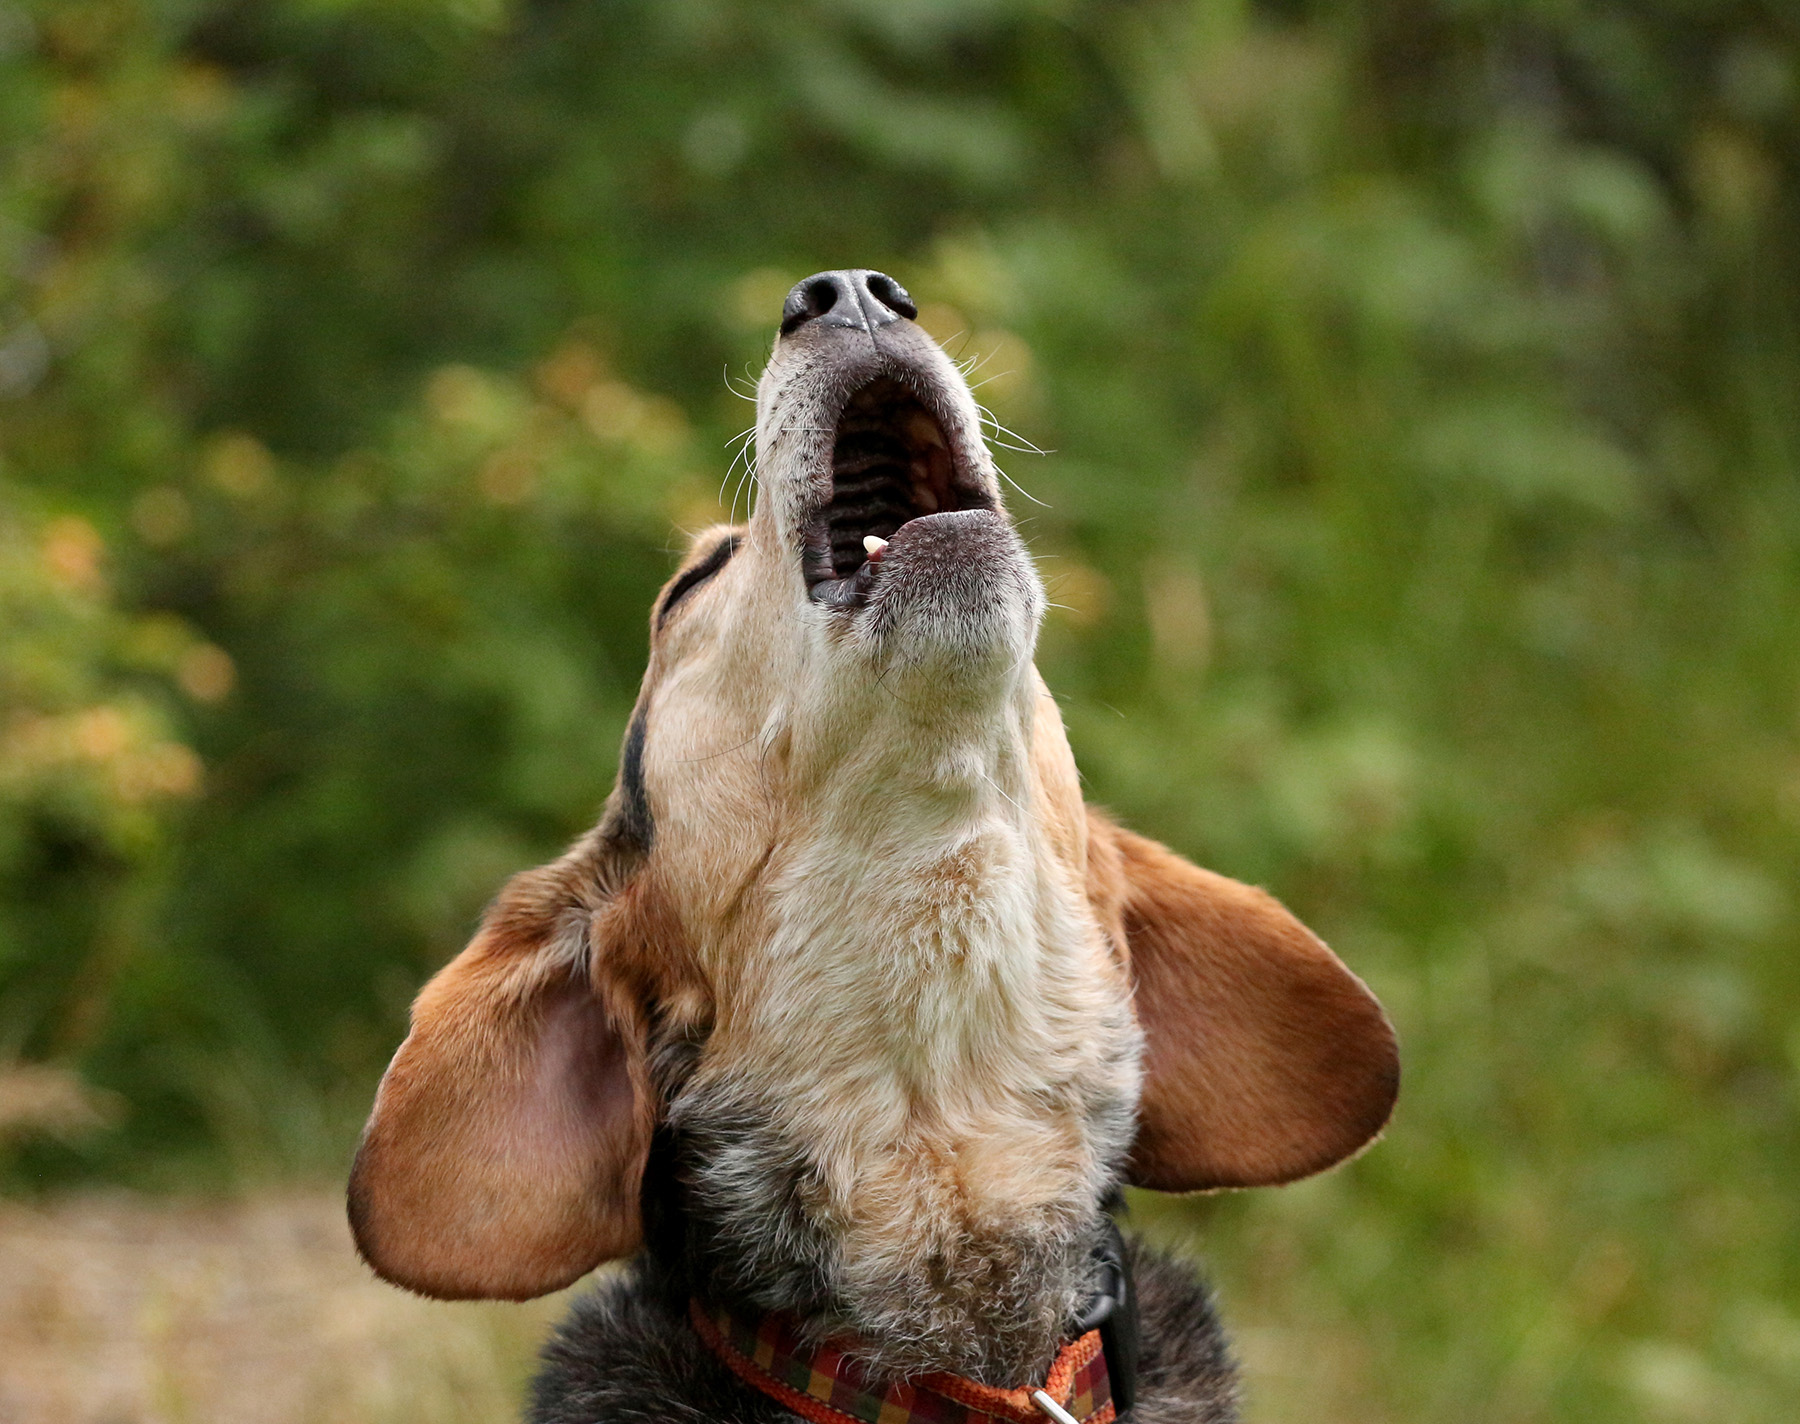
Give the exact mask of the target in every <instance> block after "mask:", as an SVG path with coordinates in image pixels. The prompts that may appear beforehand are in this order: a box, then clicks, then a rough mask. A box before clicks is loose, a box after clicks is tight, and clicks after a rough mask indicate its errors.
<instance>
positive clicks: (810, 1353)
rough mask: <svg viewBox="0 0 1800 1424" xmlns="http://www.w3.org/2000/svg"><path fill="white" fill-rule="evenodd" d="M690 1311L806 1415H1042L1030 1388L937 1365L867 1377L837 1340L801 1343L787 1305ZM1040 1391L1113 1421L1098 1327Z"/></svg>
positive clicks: (1062, 1359) (850, 1419)
mask: <svg viewBox="0 0 1800 1424" xmlns="http://www.w3.org/2000/svg"><path fill="white" fill-rule="evenodd" d="M688 1315H689V1317H690V1318H691V1319H692V1320H693V1322H694V1329H695V1330H697V1331H698V1332H699V1333H700V1338H701V1339H702V1340H704V1341H705V1342H706V1343H707V1344H708V1345H709V1346H711V1348H712V1351H713V1353H714V1354H716V1355H717V1356H718V1357H719V1358H720V1359H721V1360H723V1361H724V1362H725V1363H726V1365H728V1366H729V1367H730V1368H731V1370H732V1372H733V1373H734V1374H736V1375H737V1377H738V1378H739V1379H741V1380H743V1381H744V1383H745V1384H748V1385H750V1386H752V1387H753V1388H755V1389H759V1390H761V1391H762V1392H763V1393H764V1394H766V1395H768V1396H769V1397H770V1398H771V1399H773V1400H775V1401H776V1402H777V1403H779V1404H782V1405H784V1406H786V1407H787V1408H789V1409H791V1410H793V1411H794V1413H796V1414H798V1415H800V1416H801V1417H802V1418H804V1419H809V1420H811V1421H813V1424H1047V1419H1046V1411H1045V1410H1043V1409H1040V1408H1039V1407H1038V1406H1037V1405H1036V1404H1034V1403H1032V1399H1031V1396H1032V1393H1033V1391H1032V1390H1031V1389H1030V1388H1026V1389H996V1388H994V1387H993V1386H992V1385H985V1384H976V1383H975V1382H974V1381H973V1380H966V1379H963V1378H962V1377H961V1376H960V1375H940V1374H932V1375H919V1376H917V1377H916V1378H914V1379H911V1380H902V1381H894V1382H892V1383H886V1384H883V1383H881V1382H879V1381H871V1380H870V1379H869V1378H868V1376H867V1375H866V1374H865V1373H864V1371H863V1368H862V1366H861V1365H859V1364H858V1363H857V1362H856V1361H854V1360H852V1359H850V1358H848V1357H847V1356H846V1355H845V1354H844V1353H843V1351H842V1349H841V1348H839V1347H838V1346H836V1345H832V1344H829V1343H827V1344H824V1345H817V1346H814V1345H808V1344H807V1343H805V1341H803V1340H802V1339H801V1338H800V1334H799V1331H798V1329H797V1328H796V1327H797V1322H796V1321H795V1319H794V1318H793V1317H792V1316H790V1315H784V1314H779V1313H772V1314H769V1315H765V1316H763V1317H762V1318H761V1319H760V1320H759V1319H755V1318H750V1319H739V1318H738V1317H737V1316H735V1315H733V1314H731V1313H730V1312H729V1311H727V1310H724V1309H722V1308H721V1307H719V1306H716V1305H712V1306H709V1305H702V1304H701V1303H700V1302H699V1301H698V1300H694V1301H690V1302H689V1303H688ZM1043 1392H1044V1393H1045V1394H1048V1395H1049V1396H1050V1398H1051V1399H1052V1400H1054V1401H1055V1402H1056V1403H1057V1404H1059V1405H1061V1406H1062V1407H1063V1408H1064V1409H1066V1410H1067V1411H1068V1412H1069V1413H1070V1414H1072V1415H1073V1416H1074V1417H1075V1418H1076V1419H1077V1420H1078V1421H1080V1424H1112V1420H1113V1417H1114V1410H1113V1402H1112V1390H1111V1388H1110V1386H1109V1384H1108V1381H1107V1375H1106V1352H1105V1351H1104V1350H1103V1349H1101V1347H1100V1332H1099V1331H1098V1330H1090V1331H1088V1333H1087V1334H1085V1335H1083V1336H1082V1337H1081V1338H1080V1339H1079V1340H1076V1341H1075V1342H1073V1343H1072V1344H1069V1345H1065V1346H1063V1348H1062V1350H1061V1352H1060V1353H1059V1354H1058V1355H1057V1357H1056V1363H1055V1364H1053V1365H1052V1366H1051V1367H1050V1375H1049V1378H1048V1379H1046V1380H1045V1381H1044V1385H1043Z"/></svg>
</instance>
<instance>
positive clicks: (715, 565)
mask: <svg viewBox="0 0 1800 1424" xmlns="http://www.w3.org/2000/svg"><path fill="white" fill-rule="evenodd" d="M738 543H739V540H738V536H737V535H735V534H731V535H728V536H727V537H725V538H723V539H721V540H719V542H718V543H717V544H715V545H713V547H712V552H711V553H709V554H708V555H707V556H706V557H705V558H704V559H702V560H701V561H700V562H699V563H697V564H695V565H694V566H693V567H692V568H690V569H689V570H688V571H687V572H686V573H684V574H683V575H682V576H681V577H680V578H678V579H676V580H675V582H674V583H673V584H671V585H670V586H669V591H668V592H667V593H666V594H664V595H663V601H662V602H661V603H659V604H658V605H657V607H656V629H657V631H658V632H661V631H662V625H663V620H664V619H666V618H667V617H668V616H669V614H670V612H671V611H673V609H674V607H675V605H676V604H677V603H680V602H681V600H682V599H684V598H686V597H687V596H688V595H689V594H690V593H692V592H693V591H694V590H695V589H697V588H698V587H700V585H701V584H703V583H705V582H706V581H707V580H708V579H709V578H711V577H712V576H713V575H714V574H716V573H718V571H719V570H720V569H722V568H724V567H725V565H726V564H728V563H730V562H731V556H732V555H733V554H735V553H737V551H738Z"/></svg>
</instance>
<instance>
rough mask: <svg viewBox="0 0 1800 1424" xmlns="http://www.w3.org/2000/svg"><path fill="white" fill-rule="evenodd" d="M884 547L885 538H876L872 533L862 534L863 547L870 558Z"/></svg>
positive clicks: (885, 546) (885, 544)
mask: <svg viewBox="0 0 1800 1424" xmlns="http://www.w3.org/2000/svg"><path fill="white" fill-rule="evenodd" d="M885 548H887V540H886V539H878V538H877V537H876V536H875V535H873V534H865V535H863V549H864V551H865V552H866V553H867V554H868V556H869V557H870V558H871V559H872V558H874V557H875V556H876V555H877V554H879V553H880V552H881V551H882V550H883V549H885Z"/></svg>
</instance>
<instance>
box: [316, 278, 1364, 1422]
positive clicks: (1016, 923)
mask: <svg viewBox="0 0 1800 1424" xmlns="http://www.w3.org/2000/svg"><path fill="white" fill-rule="evenodd" d="M915 315H916V312H915V309H914V307H913V303H912V301H911V299H910V298H909V297H908V296H907V294H906V292H905V291H904V290H903V289H902V288H901V287H900V286H899V284H898V283H896V282H895V281H894V280H893V279H892V278H890V277H887V276H884V275H883V274H881V273H879V272H870V271H839V272H825V273H821V274H819V275H817V276H815V277H811V278H808V279H807V280H806V281H804V282H802V283H800V285H799V286H797V287H795V288H794V290H793V292H792V293H791V294H790V295H789V297H788V299H787V303H786V305H785V307H784V309H783V312H782V319H781V329H780V335H779V336H778V338H777V339H776V342H775V347H774V354H773V356H772V358H771V359H770V361H769V364H768V368H767V370H766V371H765V372H764V374H763V376H762V379H761V382H760V384H759V387H758V396H757V426H756V452H757V460H756V470H757V478H758V491H759V493H758V500H757V504H756V508H755V512H754V514H753V515H752V517H751V519H750V520H749V522H748V523H747V524H746V525H743V526H741V527H733V528H716V529H712V530H709V531H707V532H705V533H703V534H701V535H700V536H699V537H698V538H697V539H696V540H695V541H694V544H693V547H692V549H691V550H690V552H689V554H688V557H687V558H686V559H685V560H684V561H683V564H682V566H681V568H680V570H679V572H677V573H676V575H675V576H674V578H673V579H671V580H670V581H669V583H668V585H667V586H666V587H665V588H664V589H663V591H662V594H661V596H660V597H659V599H658V600H657V603H656V606H655V609H654V611H653V612H652V614H651V618H650V635H651V645H650V661H649V668H648V671H647V672H646V673H645V676H644V682H643V687H642V690H641V692H640V694H639V696H638V700H637V705H636V708H635V710H634V712H633V714H632V717H631V721H630V725H629V729H628V730H627V732H626V735H625V742H624V751H623V755H622V758H621V762H620V769H619V775H618V781H617V784H616V785H615V787H614V788H613V791H612V794H611V796H610V797H609V799H608V800H607V802H606V808H605V811H604V814H603V816H602V818H601V820H600V824H599V825H598V827H596V828H595V829H594V830H593V831H592V832H590V833H589V834H588V835H586V836H585V837H583V838H582V839H581V840H580V841H578V842H577V843H576V844H575V845H574V846H573V847H572V848H571V849H570V850H569V851H568V853H567V854H565V855H564V856H563V857H562V858H561V859H560V860H557V861H555V862H553V863H552V864H550V865H547V866H544V867H542V868H540V869H537V870H531V871H527V872H525V873H524V874H521V875H519V876H517V877H516V878H515V879H513V880H512V881H511V882H510V883H508V884H507V886H506V887H505V888H504V889H503V890H502V891H501V892H500V895H499V897H498V898H497V899H496V900H495V902H494V903H493V905H492V906H491V907H490V909H489V910H488V912H487V914H486V916H485V918H484V919H483V921H482V924H481V926H480V929H479V931H478V933H477V934H476V936H475V938H474V940H473V942H472V943H471V944H470V945H469V946H468V948H466V949H465V950H464V951H463V952H462V953H461V954H460V955H458V956H457V957H456V958H455V959H454V960H453V961H452V962H451V963H450V964H449V965H448V966H447V967H445V968H444V969H443V970H442V971H441V972H440V973H439V974H438V975H437V976H436V977H435V978H433V979H432V980H431V982H430V983H428V984H427V985H426V986H425V988H424V989H423V991H422V992H421V993H420V994H419V997H418V1000H417V1002H416V1003H415V1004H414V1006H413V1012H412V1024H411V1031H410V1033H409V1034H408V1035H407V1038H406V1040H405V1042H404V1043H402V1044H401V1045H400V1048H399V1051H398V1052H397V1053H396V1055H395V1057H394V1060H393V1063H392V1065H391V1066H390V1067H389V1068H388V1070H387V1073H386V1076H385V1077H384V1078H383V1079H382V1082H381V1086H380V1089H379V1091H378V1093H377V1095H376V1098H375V1104H374V1108H373V1111H372V1113H371V1116H370V1118H369V1122H368V1126H367V1129H366V1130H365V1132H364V1135H363V1139H362V1144H361V1147H360V1149H359V1151H358V1153H357V1156H356V1162H355V1166H354V1168H353V1170H352V1173H351V1177H350V1186H349V1210H350V1220H351V1224H352V1227H353V1229H354V1232H355V1237H356V1241H357V1245H358V1247H359V1249H360V1250H361V1252H362V1254H363V1256H364V1258H365V1259H366V1260H367V1261H368V1263H369V1264H370V1266H372V1267H373V1268H374V1270H375V1271H376V1272H377V1273H379V1274H380V1275H381V1276H383V1277H385V1278H386V1279H388V1280H389V1281H392V1282H394V1283H395V1284H398V1285H401V1286H404V1287H407V1288H408V1289H410V1290H414V1291H418V1292H421V1293H423V1294H425V1295H431V1296H437V1297H442V1298H446V1299H457V1298H466V1297H498V1298H504V1299H511V1300H518V1299H524V1298H527V1297H531V1296H536V1295H540V1294H543V1293H545V1292H548V1291H552V1290H555V1289H557V1288H558V1287H561V1286H564V1285H567V1284H568V1283H570V1282H571V1281H574V1280H575V1279H576V1278H577V1277H579V1276H581V1275H583V1274H584V1273H586V1272H588V1271H591V1270H592V1269H594V1267H596V1266H597V1265H599V1264H601V1263H602V1262H607V1261H618V1260H621V1259H624V1258H635V1260H634V1261H633V1263H632V1264H631V1265H630V1266H629V1267H627V1268H626V1269H624V1270H623V1271H619V1272H615V1273H609V1274H608V1275H606V1276H604V1277H603V1278H602V1279H601V1281H600V1284H599V1285H598V1286H597V1287H596V1289H595V1291H594V1292H593V1293H592V1294H590V1295H589V1296H588V1297H587V1298H586V1299H585V1300H583V1301H582V1302H581V1303H580V1304H579V1305H578V1306H577V1308H576V1310H575V1313H574V1315H573V1316H572V1318H571V1320H570V1321H569V1323H568V1324H567V1325H566V1326H565V1327H564V1328H563V1331H562V1333H561V1334H560V1335H559V1337H558V1338H557V1339H556V1340H555V1341H553V1343H552V1345H551V1346H550V1347H549V1350H548V1352H547V1363H546V1367H545V1370H544V1372H543V1374H542V1375H541V1376H540V1378H539V1381H538V1383H537V1386H536V1389H535V1396H534V1403H533V1404H532V1406H531V1413H530V1417H531V1418H533V1419H536V1420H541V1421H556V1424H576V1421H601V1420H605V1421H615V1420H653V1419H654V1420H671V1419H676V1420H688V1419H692V1420H696V1421H698V1420H711V1421H765V1420H767V1421H777V1420H779V1421H792V1420H793V1419H795V1418H796V1417H800V1418H806V1419H811V1420H827V1421H837V1420H865V1421H876V1424H886V1421H895V1420H921V1421H923V1420H949V1419H956V1420H965V1419H966V1420H969V1421H985V1420H988V1419H1000V1418H1004V1419H1014V1420H1027V1419H1033V1420H1040V1421H1041V1420H1043V1419H1045V1418H1050V1419H1063V1420H1068V1419H1070V1418H1075V1419H1079V1420H1083V1421H1093V1424H1105V1421H1106V1420H1110V1419H1113V1418H1115V1417H1123V1415H1124V1414H1125V1411H1126V1410H1127V1409H1128V1408H1129V1409H1130V1411H1131V1414H1130V1417H1131V1418H1132V1419H1133V1420H1134V1421H1137V1424H1168V1422H1171V1421H1222V1420H1228V1419H1231V1418H1233V1417H1234V1413H1233V1411H1234V1405H1233V1402H1232V1400H1233V1393H1234V1386H1233V1382H1232V1374H1231V1367H1230V1363H1229V1358H1228V1354H1227V1351H1226V1348H1225V1345H1224V1342H1223V1339H1222V1337H1221V1335H1220V1333H1219V1331H1218V1327H1217V1325H1216V1323H1215V1322H1214V1320H1213V1317H1212V1314H1211V1309H1210V1305H1209V1303H1208V1300H1207V1296H1206V1293H1205V1290H1204V1288H1203V1287H1202V1286H1201V1285H1200V1284H1199V1283H1198V1281H1197V1280H1195V1279H1194V1278H1193V1276H1192V1275H1191V1274H1190V1273H1189V1272H1188V1271H1187V1269H1186V1268H1185V1267H1183V1266H1180V1265H1177V1264H1175V1263H1173V1262H1171V1261H1167V1260H1163V1259H1161V1258H1158V1257H1156V1256H1154V1255H1153V1254H1151V1253H1148V1252H1145V1251H1143V1250H1141V1249H1140V1248H1137V1247H1135V1246H1132V1247H1126V1248H1123V1249H1121V1248H1120V1247H1119V1245H1118V1238H1117V1236H1116V1233H1114V1231H1113V1229H1112V1227H1111V1223H1110V1217H1109V1208H1110V1207H1112V1206H1115V1205H1117V1202H1118V1198H1119V1188H1120V1186H1121V1184H1122V1183H1131V1184H1135V1185H1138V1186H1142V1187H1149V1188H1154V1189H1157V1190H1160V1191H1172V1192H1189V1191H1198V1190H1205V1189H1208V1188H1217V1187H1243V1186H1257V1185H1264V1184H1270V1183H1278V1182H1286V1181H1291V1180H1293V1179H1295V1178H1298V1177H1303V1176H1306V1175H1307V1174H1309V1173H1312V1172H1317V1171H1319V1170H1320V1169H1322V1168H1325V1167H1328V1166H1330V1165H1331V1164H1333V1163H1335V1162H1338V1161H1341V1160H1343V1159H1344V1158H1346V1157H1348V1156H1349V1155H1351V1154H1352V1153H1354V1152H1356V1151H1357V1150H1358V1149H1360V1148H1361V1147H1362V1146H1363V1145H1364V1144H1366V1143H1367V1142H1369V1141H1370V1140H1371V1139H1372V1138H1373V1137H1374V1136H1375V1135H1376V1134H1377V1133H1378V1132H1379V1131H1380V1130H1381V1128H1382V1127H1383V1125H1384V1124H1385V1122H1386V1121H1387V1118H1388V1114H1389V1112H1390V1110H1391V1108H1392V1105H1393V1102H1394V1098H1395V1094H1396V1092H1397V1087H1398V1081H1399V1066H1398V1055H1397V1050H1396V1046H1395V1041H1394V1037H1393V1033H1392V1031H1391V1029H1390V1027H1389V1025H1388V1022H1387V1020H1386V1018H1385V1016H1384V1015H1383V1012H1382V1010H1381V1008H1380V1006H1379V1004H1377V1002H1376V1001H1375V999H1374V998H1373V997H1372V996H1371V995H1370V993H1369V992H1368V990H1367V989H1366V988H1365V987H1364V986H1363V984H1362V983H1361V982H1360V981H1359V980H1358V979H1357V978H1356V977H1355V976H1354V975H1353V974H1352V973H1351V972H1350V971H1349V970H1348V969H1347V968H1346V967H1345V966H1344V965H1343V964H1342V963H1341V962H1340V961H1339V960H1338V959H1337V958H1336V956H1334V955H1333V954H1332V953H1331V951H1330V950H1328V949H1327V948H1326V947H1325V945H1324V944H1322V943H1321V942H1320V941H1319V940H1318V939H1317V938H1315V937H1314V936H1313V935H1312V934H1311V933H1310V932H1309V931H1308V930H1306V929H1305V928H1304V927H1303V926H1302V925H1301V924H1300V923H1299V921H1297V920H1296V919H1295V918H1294V917H1293V916H1292V915H1290V914H1289V913H1288V912H1287V911H1286V910H1285V909H1284V908H1283V907H1282V906H1281V905H1280V904H1278V903H1277V902H1276V901H1275V900H1273V899H1271V898H1270V897H1269V896H1268V895H1265V894H1264V893H1262V892H1261V891H1259V890H1255V889H1252V888H1250V887H1248V886H1246V885H1242V884H1239V883H1237V882H1236V881H1233V880H1228V879H1226V878H1224V877H1222V876H1219V875H1215V874H1213V873H1211V872H1210V871H1206V870H1202V869H1199V868H1198V867H1196V866H1194V865H1192V864H1190V863H1189V862H1187V861H1186V860H1183V859H1181V858H1180V857H1179V856H1177V855H1175V854H1173V853H1172V852H1170V851H1168V850H1166V849H1164V848H1163V847H1162V846H1160V845H1157V844H1155V843H1154V842H1151V841H1149V840H1146V839H1144V838H1142V837H1140V836H1137V835H1134V834H1132V833H1131V832H1129V831H1127V830H1124V829H1122V828H1120V827H1119V826H1117V825H1115V824H1114V823H1113V822H1112V821H1110V820H1108V819H1107V818H1106V817H1105V816H1104V815H1102V814H1100V813H1099V812H1097V811H1095V810H1093V809H1091V808H1089V807H1086V806H1084V805H1083V803H1082V798H1081V790H1080V783H1079V781H1078V778H1077V774H1076V770H1075V763H1074V761H1073V759H1072V757H1071V755H1070V751H1069V746H1068V742H1067V740H1066V738H1065V736H1064V732H1063V727H1062V722H1061V719H1060V717H1059V716H1058V713H1057V708H1056V704H1055V702H1054V701H1053V700H1052V698H1051V696H1050V694H1049V692H1048V691H1047V690H1046V689H1045V686H1044V683H1043V681H1042V679H1041V678H1040V677H1039V675H1038V673H1037V670H1036V668H1035V667H1034V666H1033V663H1032V655H1033V649H1034V646H1035V643H1036V638H1037V631H1038V624H1039V621H1040V619H1041V617H1042V615H1043V612H1044V593H1043V588H1042V585H1041V584H1040V582H1039V579H1038V575H1037V572H1036V570H1035V568H1034V567H1033V564H1032V560H1031V557H1030V555H1029V554H1028V553H1027V551H1026V549H1025V545H1024V544H1023V543H1022V542H1021V540H1020V538H1019V535H1018V533H1017V531H1016V530H1015V529H1014V527H1013V525H1012V523H1011V521H1010V520H1009V519H1008V517H1007V514H1006V511H1005V509H1004V507H1003V504H1002V501H1001V497H1000V489H999V485H998V482H997V478H996V472H995V469H994V466H993V462H992V460H991V459H990V457H989V454H988V451H987V448H986V446H985V444H984V442H983V439H982V433H981V424H980V417H979V415H978V412H977V407H976V405H975V402H974V399H973V398H972V396H971V395H970V393H969V389H968V387H967V385H966V383H965V382H964V380H963V378H962V375H961V373H960V372H959V371H958V369H957V367H956V366H955V365H954V364H953V363H952V362H951V361H950V360H949V358H948V357H947V356H946V355H945V354H944V352H943V351H942V350H941V349H940V348H939V347H938V346H937V345H936V343H934V342H933V341H932V340H931V339H930V337H928V336H927V335H926V334H925V332H924V331H923V330H922V329H921V328H920V327H918V326H917V325H915V324H914V321H913V318H914V317H915ZM1096 1319H1098V1321H1099V1325H1098V1326H1094V1322H1095V1321H1096ZM1090 1326H1093V1327H1094V1328H1092V1329H1090V1328H1088V1327H1090ZM1084 1389H1085V1390H1086V1393H1083V1392H1082V1391H1083V1390H1084Z"/></svg>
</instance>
